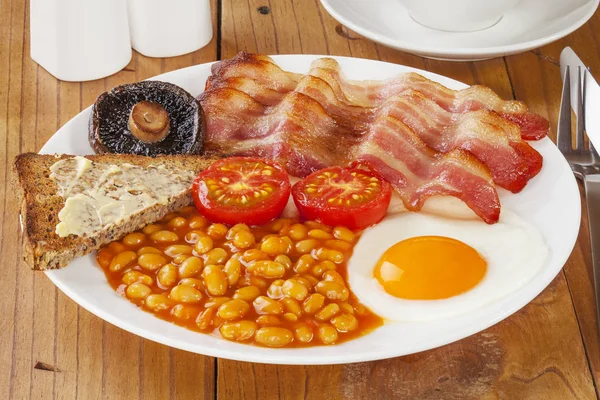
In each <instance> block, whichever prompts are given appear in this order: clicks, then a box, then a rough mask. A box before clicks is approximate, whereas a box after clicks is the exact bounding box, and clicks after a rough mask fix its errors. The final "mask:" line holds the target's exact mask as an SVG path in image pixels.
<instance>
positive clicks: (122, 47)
mask: <svg viewBox="0 0 600 400" xmlns="http://www.w3.org/2000/svg"><path fill="white" fill-rule="evenodd" d="M30 10H31V12H30V29H31V48H30V50H31V58H32V59H33V60H34V61H35V62H37V63H38V64H39V65H41V66H42V67H43V68H44V69H45V70H47V71H48V72H49V73H51V74H52V75H54V76H55V77H56V78H58V79H60V80H63V81H89V80H93V79H99V78H103V77H106V76H109V75H112V74H114V73H116V72H118V71H120V70H121V69H122V68H124V67H125V66H126V65H127V64H128V63H129V61H130V60H131V42H130V40H129V27H128V22H127V6H126V3H125V1H124V0H30Z"/></svg>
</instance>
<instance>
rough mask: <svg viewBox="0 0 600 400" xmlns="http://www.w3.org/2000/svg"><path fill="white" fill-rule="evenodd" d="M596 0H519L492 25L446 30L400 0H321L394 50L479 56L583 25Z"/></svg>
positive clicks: (532, 44)
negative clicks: (423, 20) (417, 17)
mask: <svg viewBox="0 0 600 400" xmlns="http://www.w3.org/2000/svg"><path fill="white" fill-rule="evenodd" d="M598 2H599V0H523V1H521V2H520V3H519V4H517V6H515V7H514V8H513V9H511V10H509V11H508V12H506V14H504V16H503V17H502V19H501V20H500V21H499V22H498V23H497V24H496V25H494V26H492V27H490V28H488V29H484V30H481V31H476V32H460V33H457V32H444V31H438V30H435V29H430V28H426V27H424V26H422V25H420V24H418V23H417V22H415V21H414V20H413V19H412V18H411V17H410V15H409V14H408V12H407V11H406V9H405V8H404V7H403V6H402V5H401V3H400V0H321V4H323V7H325V9H326V10H327V12H328V13H329V14H331V16H332V17H333V18H335V19H336V20H338V21H339V22H340V23H342V24H344V25H345V26H347V27H348V28H350V29H352V30H353V31H355V32H356V33H358V34H360V35H362V36H364V37H366V38H369V39H371V40H374V41H375V42H379V43H381V44H384V45H386V46H389V47H392V48H394V49H397V50H402V51H406V52H408V53H412V54H416V55H419V56H423V57H429V58H436V59H447V60H456V61H458V60H463V61H464V60H483V59H488V58H493V57H502V56H506V55H509V54H516V53H521V52H524V51H527V50H531V49H535V48H538V47H541V46H543V45H546V44H548V43H551V42H554V41H555V40H558V39H560V38H562V37H564V36H566V35H568V34H569V33H571V32H573V31H574V30H576V29H577V28H579V27H580V26H581V25H583V24H584V23H585V22H586V21H587V20H588V19H590V18H591V16H592V15H593V14H594V11H596V8H597V7H598Z"/></svg>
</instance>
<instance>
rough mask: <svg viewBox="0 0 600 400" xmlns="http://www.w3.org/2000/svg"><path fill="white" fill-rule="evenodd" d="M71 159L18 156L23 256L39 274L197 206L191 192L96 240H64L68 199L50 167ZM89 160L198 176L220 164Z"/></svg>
mask: <svg viewBox="0 0 600 400" xmlns="http://www.w3.org/2000/svg"><path fill="white" fill-rule="evenodd" d="M69 157H74V156H70V155H42V154H36V153H24V154H21V155H19V156H17V158H16V159H15V162H14V166H13V168H14V174H13V183H14V184H15V186H16V188H17V192H18V194H19V196H20V204H21V211H20V214H21V215H20V218H21V227H22V231H23V256H24V259H25V262H26V263H27V264H29V265H30V266H31V268H33V269H34V270H46V269H55V268H60V267H64V266H66V265H67V264H68V263H69V262H70V261H71V260H72V259H74V258H76V257H81V256H83V255H85V254H88V253H91V252H92V251H93V250H96V249H98V248H100V247H101V246H102V245H105V244H107V243H110V242H111V241H113V240H117V239H119V238H121V237H123V236H124V235H126V234H127V233H130V232H133V231H135V230H138V229H141V228H142V227H144V226H145V225H147V224H150V223H152V222H155V221H157V220H159V219H161V218H162V217H163V216H165V215H166V214H167V213H169V212H172V211H176V210H178V209H181V208H182V207H184V206H186V205H189V204H191V203H192V196H191V190H185V191H183V192H180V193H179V194H177V195H173V196H172V197H170V198H169V201H168V202H167V204H155V205H153V206H150V207H147V208H145V209H143V210H141V211H138V212H135V213H134V214H132V215H131V216H130V217H129V218H125V219H124V220H123V221H122V222H120V223H117V224H111V225H108V226H106V227H105V228H104V229H102V230H101V231H99V232H96V233H93V234H91V235H90V236H86V237H84V236H76V235H73V234H70V235H69V236H66V237H60V236H59V235H58V234H57V233H56V225H57V224H58V223H59V222H60V221H59V217H58V213H59V212H60V210H61V209H62V208H63V207H64V205H65V198H63V197H62V195H61V194H60V190H59V186H58V185H57V183H56V181H55V180H54V179H52V178H51V177H50V174H51V171H50V167H51V166H52V165H53V164H54V163H56V162H57V161H59V160H62V159H66V158H69ZM85 158H87V159H89V160H91V161H92V162H94V163H102V164H109V165H117V166H120V165H122V164H124V163H128V164H132V165H136V166H139V167H142V168H147V167H149V166H159V165H163V166H164V167H165V168H166V169H167V170H175V169H178V170H188V171H194V173H197V172H199V171H202V170H204V169H206V168H207V167H208V166H209V165H210V164H211V163H212V162H214V161H215V159H214V158H206V157H202V156H193V155H174V156H159V157H156V158H152V157H144V156H136V155H129V154H102V155H91V156H85ZM190 189H191V187H190Z"/></svg>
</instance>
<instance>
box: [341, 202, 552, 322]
mask: <svg viewBox="0 0 600 400" xmlns="http://www.w3.org/2000/svg"><path fill="white" fill-rule="evenodd" d="M547 254H548V248H547V246H546V244H545V242H544V239H543V237H542V235H541V234H540V232H539V231H538V230H537V229H536V228H535V227H533V226H532V225H531V224H529V223H528V222H527V221H525V220H523V219H522V218H520V217H519V216H518V215H517V214H515V213H513V212H511V211H510V210H507V209H506V208H503V209H502V214H501V217H500V221H499V222H498V223H496V224H493V225H488V224H486V223H484V222H483V221H480V220H459V219H452V218H444V217H440V216H435V215H428V214H425V213H401V214H397V215H392V216H388V217H386V218H385V219H384V220H383V221H382V222H380V223H379V224H377V225H375V226H373V227H370V228H368V229H366V230H365V231H364V232H363V234H362V235H361V237H360V239H359V241H358V243H357V244H356V247H355V248H354V252H353V254H352V257H351V258H350V260H349V263H348V283H349V285H350V288H351V290H352V292H353V293H354V294H355V295H356V297H357V298H358V299H359V301H361V302H362V303H363V304H364V305H366V306H367V307H369V308H370V309H371V310H372V311H373V312H374V313H375V314H378V315H379V316H381V317H382V318H385V319H387V320H395V321H430V320H437V319H443V318H448V317H452V316H455V315H459V314H465V313H468V312H469V311H471V310H474V309H477V308H479V307H482V306H483V305H485V304H488V303H491V302H493V301H495V300H497V299H499V298H502V297H504V296H506V295H508V294H510V293H511V292H514V291H515V290H517V289H518V288H519V287H521V286H523V285H524V284H525V283H526V282H528V281H529V280H531V279H532V278H533V277H534V276H535V275H536V274H537V273H538V271H539V270H540V269H541V267H542V265H543V264H544V261H545V260H546V256H547Z"/></svg>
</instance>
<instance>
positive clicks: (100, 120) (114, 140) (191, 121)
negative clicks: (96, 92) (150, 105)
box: [89, 81, 204, 156]
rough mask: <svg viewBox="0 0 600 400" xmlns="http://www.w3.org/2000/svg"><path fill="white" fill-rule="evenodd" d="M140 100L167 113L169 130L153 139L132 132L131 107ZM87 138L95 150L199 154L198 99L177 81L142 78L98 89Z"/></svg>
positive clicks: (201, 127) (200, 124) (201, 134)
mask: <svg viewBox="0 0 600 400" xmlns="http://www.w3.org/2000/svg"><path fill="white" fill-rule="evenodd" d="M141 101H150V102H155V103H159V104H160V105H162V106H163V108H164V109H165V110H166V112H167V114H168V116H169V123H170V127H169V133H168V134H167V136H166V137H165V138H164V139H162V140H160V141H158V142H154V143H150V142H144V141H142V140H140V139H138V138H137V137H136V136H134V135H133V134H132V132H131V130H130V128H129V116H130V114H131V110H132V109H133V107H134V106H135V105H136V104H137V103H139V102H141ZM89 142H90V145H91V146H92V149H94V151H95V152H96V153H98V154H102V153H121V154H138V155H144V156H156V155H159V154H199V153H200V152H201V151H202V147H203V144H204V116H203V112H202V107H201V106H200V103H199V102H198V101H197V100H196V99H195V98H194V96H192V95H191V94H189V93H188V92H186V91H185V90H183V89H182V88H180V87H179V86H177V85H173V84H172V83H168V82H161V81H142V82H136V83H129V84H125V85H120V86H116V87H114V88H112V89H111V90H110V91H108V92H104V93H102V94H101V95H100V96H98V98H97V99H96V102H95V103H94V105H93V107H92V115H91V116H90V121H89Z"/></svg>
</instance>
